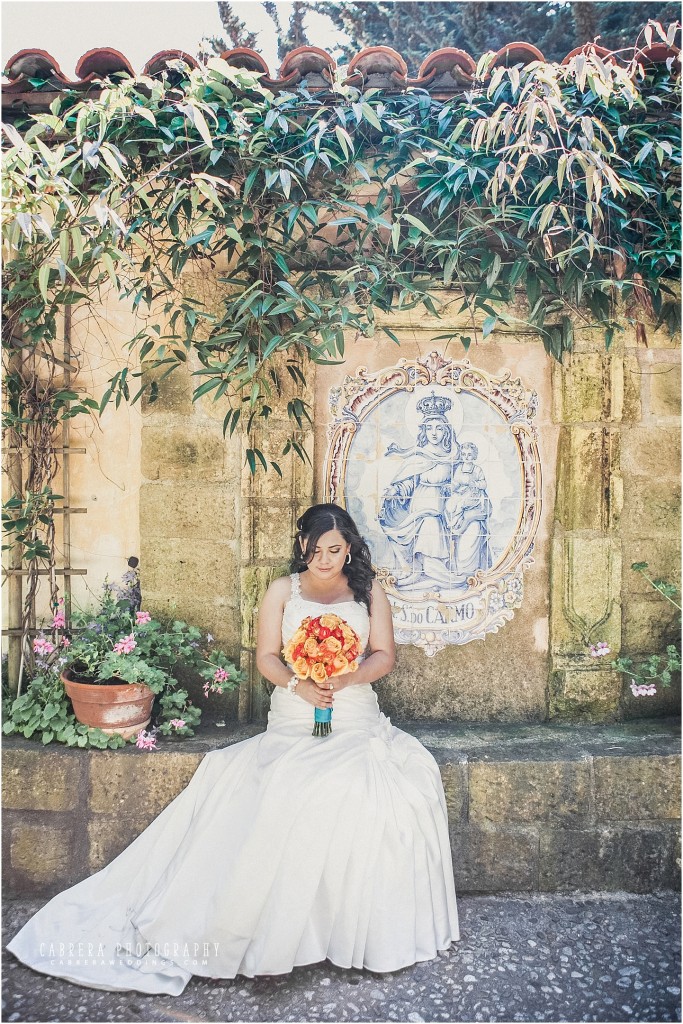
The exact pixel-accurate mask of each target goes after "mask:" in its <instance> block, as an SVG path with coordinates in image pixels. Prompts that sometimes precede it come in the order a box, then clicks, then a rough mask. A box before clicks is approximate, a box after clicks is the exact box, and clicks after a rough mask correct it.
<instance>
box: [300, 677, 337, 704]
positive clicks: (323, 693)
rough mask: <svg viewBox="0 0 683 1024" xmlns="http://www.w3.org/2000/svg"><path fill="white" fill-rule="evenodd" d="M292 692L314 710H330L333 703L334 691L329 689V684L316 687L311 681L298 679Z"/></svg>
mask: <svg viewBox="0 0 683 1024" xmlns="http://www.w3.org/2000/svg"><path fill="white" fill-rule="evenodd" d="M335 689H336V685H335ZM294 692H295V693H296V694H298V696H299V697H301V698H302V699H303V700H305V701H306V703H307V704H312V705H313V707H314V708H320V709H321V710H326V709H327V708H331V707H332V704H333V702H334V690H332V689H331V688H330V686H329V684H327V683H326V684H324V685H323V686H318V684H317V683H314V682H313V680H312V679H300V680H299V682H298V683H297V686H296V690H295V691H294Z"/></svg>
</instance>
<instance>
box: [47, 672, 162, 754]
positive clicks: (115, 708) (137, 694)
mask: <svg viewBox="0 0 683 1024" xmlns="http://www.w3.org/2000/svg"><path fill="white" fill-rule="evenodd" d="M61 680H62V682H63V683H64V688H65V689H66V692H67V694H68V696H69V697H70V698H71V703H72V704H73V709H74V714H75V716H76V718H77V719H78V721H79V722H81V723H82V724H83V725H87V726H89V727H90V728H97V729H101V730H102V731H103V732H106V733H109V734H113V733H118V735H119V736H123V738H124V739H126V740H127V739H130V738H131V736H135V735H136V734H137V733H138V732H140V730H141V729H144V728H145V727H146V726H147V725H149V721H150V718H151V717H152V704H153V703H154V691H153V690H150V688H149V686H147V685H146V684H145V683H77V682H75V681H74V680H73V678H72V677H71V673H70V672H69V670H68V669H66V670H65V671H64V672H62V674H61Z"/></svg>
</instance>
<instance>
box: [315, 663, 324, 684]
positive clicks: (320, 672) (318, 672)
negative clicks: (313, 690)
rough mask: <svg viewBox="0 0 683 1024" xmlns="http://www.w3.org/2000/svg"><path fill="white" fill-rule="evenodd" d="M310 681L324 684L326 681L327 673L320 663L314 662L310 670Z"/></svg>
mask: <svg viewBox="0 0 683 1024" xmlns="http://www.w3.org/2000/svg"><path fill="white" fill-rule="evenodd" d="M311 679H312V680H313V682H314V683H324V682H326V681H327V672H326V671H325V666H324V665H323V664H322V663H321V662H316V664H315V665H314V666H313V667H312V668H311Z"/></svg>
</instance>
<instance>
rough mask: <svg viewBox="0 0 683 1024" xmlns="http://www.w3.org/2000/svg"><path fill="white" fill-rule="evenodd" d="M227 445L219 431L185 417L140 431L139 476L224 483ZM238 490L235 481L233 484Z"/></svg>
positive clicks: (184, 481) (217, 428)
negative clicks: (140, 473)
mask: <svg viewBox="0 0 683 1024" xmlns="http://www.w3.org/2000/svg"><path fill="white" fill-rule="evenodd" d="M226 446H227V442H226V441H225V440H224V439H223V436H222V434H221V431H220V428H219V427H218V426H216V427H207V426H203V425H200V424H198V423H197V422H196V420H194V419H192V418H191V417H187V418H186V419H184V420H183V421H181V422H178V421H177V420H176V421H175V423H174V425H173V426H156V425H155V426H146V427H143V429H142V460H141V461H142V467H141V468H142V475H143V477H146V478H147V479H148V480H178V481H181V482H182V484H183V486H185V487H187V484H188V479H189V480H192V481H194V480H223V479H225V477H226ZM233 485H234V486H235V488H237V486H238V485H237V481H234V484H233Z"/></svg>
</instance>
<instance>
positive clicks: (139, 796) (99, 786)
mask: <svg viewBox="0 0 683 1024" xmlns="http://www.w3.org/2000/svg"><path fill="white" fill-rule="evenodd" d="M140 756H142V759H143V762H144V771H141V762H140ZM202 756H203V755H202V754H200V753H189V752H188V753H181V752H178V753H175V752H168V753H167V752H166V751H161V750H160V751H157V753H156V754H155V755H154V757H153V758H150V757H145V756H144V754H143V755H139V754H137V753H134V752H132V751H131V752H130V753H129V754H128V755H127V756H125V757H124V756H123V755H121V754H117V753H113V752H112V753H108V752H106V751H102V752H101V755H100V756H99V757H98V758H97V759H96V760H92V761H91V763H90V810H91V811H92V812H93V813H94V814H109V815H114V814H121V813H124V814H125V815H126V817H128V816H130V817H131V818H133V819H136V818H137V819H143V820H151V818H149V816H150V815H151V817H156V815H157V814H159V813H160V812H161V811H163V809H164V808H165V807H166V805H167V804H169V803H170V802H171V800H174V799H175V798H176V797H177V796H178V794H179V793H180V792H181V790H183V789H184V788H185V786H186V785H187V784H188V782H189V781H190V779H191V778H192V776H193V775H194V773H195V771H196V769H197V767H198V765H199V764H200V762H201V760H202Z"/></svg>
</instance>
